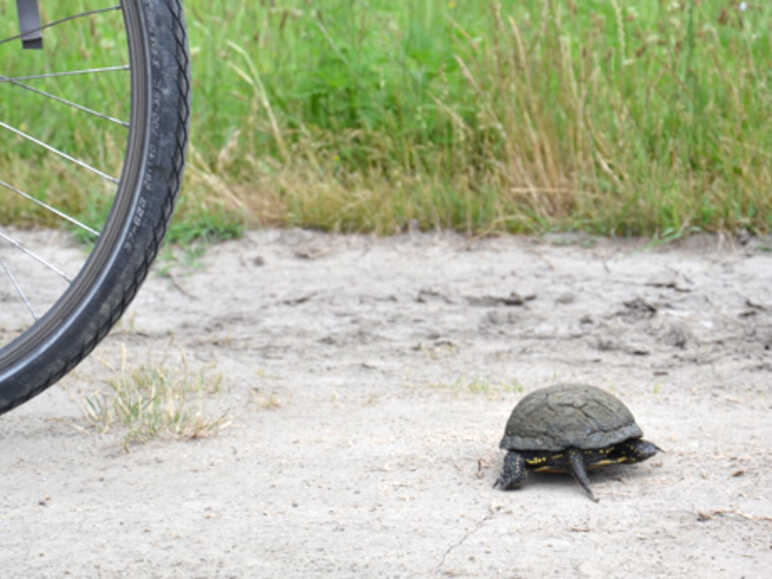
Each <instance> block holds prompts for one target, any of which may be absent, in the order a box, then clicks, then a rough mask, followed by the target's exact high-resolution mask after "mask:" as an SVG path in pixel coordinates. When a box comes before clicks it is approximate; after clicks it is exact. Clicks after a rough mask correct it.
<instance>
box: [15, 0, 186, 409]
mask: <svg viewBox="0 0 772 579" xmlns="http://www.w3.org/2000/svg"><path fill="white" fill-rule="evenodd" d="M98 1H100V0H72V1H68V2H48V3H45V2H44V3H43V5H42V6H40V8H41V10H40V12H39V14H41V15H42V16H43V21H44V22H45V21H47V23H45V24H42V25H40V24H38V25H37V26H30V24H29V22H30V15H31V16H32V20H33V21H34V20H35V17H36V15H37V14H38V12H37V10H38V0H21V1H20V2H18V8H19V14H18V16H19V18H18V19H17V18H15V17H14V15H8V14H6V15H4V16H3V15H2V13H0V63H3V64H2V65H0V66H3V68H4V70H2V73H0V90H2V93H0V151H4V152H3V153H0V413H3V412H6V411H8V410H10V409H12V408H14V407H15V406H18V405H19V404H21V403H23V402H25V401H27V400H29V399H30V398H32V397H33V396H35V395H36V394H39V393H40V392H42V391H43V390H45V389H46V388H47V387H49V386H51V385H52V384H54V383H55V382H56V381H57V380H59V379H60V378H61V377H62V376H64V375H65V374H66V373H67V372H68V371H70V370H71V369H72V368H73V367H74V366H75V365H76V364H78V363H79V362H80V361H81V360H82V359H83V358H84V357H85V356H86V355H87V354H88V353H89V352H90V351H91V350H92V349H93V348H94V346H96V344H97V343H98V342H99V341H100V340H101V339H102V338H103V337H104V336H105V335H106V334H107V332H108V331H109V330H110V328H111V327H112V326H113V324H115V322H116V321H117V320H118V319H119V317H120V316H121V314H122V313H123V312H124V310H125V309H126V307H127V306H128V305H129V302H130V301H131V300H132V298H133V297H134V295H135V293H136V291H137V289H138V287H139V286H140V284H141V283H142V281H143V280H144V278H145V276H146V274H147V272H148V268H149V266H150V264H151V262H152V261H153V259H154V258H155V256H156V253H157V251H158V248H159V245H160V243H161V241H162V239H163V237H164V234H165V232H166V227H167V224H168V221H169V219H170V218H171V214H172V210H173V207H174V202H175V199H176V197H177V194H178V192H179V188H180V184H181V180H182V173H183V167H184V159H185V150H186V147H187V140H188V120H189V111H190V106H189V105H190V77H189V53H188V47H187V35H186V28H185V19H184V14H183V8H182V4H181V2H180V0H121V1H120V5H117V6H114V5H105V6H95V5H94V4H95V2H98ZM116 3H117V0H116V1H115V2H113V4H116ZM46 11H48V12H46ZM38 22H40V20H39V19H38ZM20 23H21V28H19V26H20ZM20 30H21V32H22V33H21V34H20V33H19V31H20ZM29 48H42V49H41V50H28V49H29ZM3 141H4V142H3ZM73 199H74V200H76V201H77V200H78V199H79V200H80V209H77V210H73V209H71V208H70V206H72V205H73V203H74V202H73ZM75 204H76V205H77V203H75ZM89 212H91V214H93V215H91V214H90V213H89ZM75 214H77V215H82V214H85V215H87V216H88V218H87V219H86V218H75V217H74V216H73V215H75ZM100 215H101V216H102V217H100ZM57 223H58V224H60V228H63V229H64V230H66V231H74V232H76V233H79V234H80V235H81V236H85V237H91V240H90V241H88V242H87V244H85V245H84V244H83V243H81V244H77V243H75V242H74V241H71V239H72V238H73V236H72V235H71V234H67V235H64V234H61V233H58V234H57V233H54V234H52V235H53V239H55V240H56V243H53V244H51V243H45V244H40V243H37V244H34V243H30V239H31V238H30V235H31V234H30V233H29V232H28V231H26V230H25V229H24V227H22V226H27V225H29V224H33V225H38V226H39V225H40V224H46V225H48V226H51V225H54V226H56V224H57ZM85 248H89V249H85ZM63 254H66V256H67V258H66V259H62V255H63ZM57 259H59V260H61V263H57Z"/></svg>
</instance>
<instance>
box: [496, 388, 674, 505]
mask: <svg viewBox="0 0 772 579" xmlns="http://www.w3.org/2000/svg"><path fill="white" fill-rule="evenodd" d="M642 436H643V432H642V431H641V429H640V427H639V426H638V425H637V424H636V422H635V418H633V415H632V413H631V412H630V410H629V409H628V408H627V406H625V405H624V404H623V403H622V402H621V401H620V400H619V399H618V398H616V397H615V396H613V395H611V394H609V393H608V392H606V391H605V390H601V389H600V388H596V387H595V386H589V385H586V384H556V385H554V386H548V387H546V388H540V389H539V390H534V391H533V392H531V393H530V394H528V395H527V396H525V397H523V399H522V400H520V402H518V404H517V406H515V408H514V410H512V414H511V415H510V417H509V420H508V421H507V426H506V429H505V430H504V437H503V438H502V439H501V444H500V445H499V446H500V447H501V448H503V449H505V450H507V451H509V452H507V454H506V456H505V457H504V465H503V468H502V470H501V475H500V476H499V478H498V479H497V480H496V482H495V483H494V485H493V486H494V487H495V486H499V487H501V488H502V489H503V490H511V489H516V488H519V487H520V486H521V485H522V484H523V483H524V482H525V479H526V476H527V474H528V470H533V471H535V472H568V473H570V474H571V475H572V476H573V477H574V478H575V479H576V481H577V482H578V483H579V484H580V485H581V486H582V488H583V489H584V490H585V492H586V493H587V494H588V495H589V497H590V498H591V499H592V500H594V501H596V502H597V500H598V499H596V498H595V495H593V493H592V491H591V490H590V479H589V478H588V476H587V469H588V468H596V467H601V466H606V465H609V464H620V463H634V462H642V461H644V460H646V459H648V458H651V457H652V456H654V455H655V454H657V452H661V451H662V449H660V448H659V447H658V446H657V445H656V444H653V443H651V442H649V441H647V440H643V438H641V437H642Z"/></svg>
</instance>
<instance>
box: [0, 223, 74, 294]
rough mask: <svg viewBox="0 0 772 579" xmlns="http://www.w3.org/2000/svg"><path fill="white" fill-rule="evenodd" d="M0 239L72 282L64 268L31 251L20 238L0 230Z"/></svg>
mask: <svg viewBox="0 0 772 579" xmlns="http://www.w3.org/2000/svg"><path fill="white" fill-rule="evenodd" d="M0 239H4V240H5V241H7V242H8V243H10V244H11V245H13V246H14V247H15V248H16V249H18V250H19V251H21V252H22V253H24V254H25V255H28V256H29V257H31V258H32V259H34V260H35V261H37V262H38V263H40V264H42V265H43V266H45V267H47V268H48V269H50V270H51V271H52V272H54V273H55V274H56V275H58V276H59V277H61V278H62V279H63V280H65V281H66V282H67V283H68V284H69V283H72V279H70V277H69V276H68V275H67V274H66V273H64V272H63V271H62V270H60V269H59V268H58V267H56V266H55V265H52V264H51V263H50V262H49V261H47V260H46V259H45V258H43V257H41V256H40V255H38V254H37V253H35V252H34V251H31V250H29V249H27V248H26V247H24V245H22V243H21V242H20V241H19V240H17V239H14V238H13V237H11V236H10V235H7V234H5V233H3V232H2V231H0Z"/></svg>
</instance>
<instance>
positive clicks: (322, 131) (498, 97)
mask: <svg viewBox="0 0 772 579" xmlns="http://www.w3.org/2000/svg"><path fill="white" fill-rule="evenodd" d="M185 5H186V9H187V13H188V24H189V28H190V33H191V48H192V51H193V65H194V90H195V101H194V113H195V117H194V126H193V132H192V151H191V162H190V165H189V171H188V179H187V182H186V196H187V198H188V199H187V201H186V205H185V206H184V207H183V208H182V211H181V222H188V221H193V222H195V221H198V223H199V224H200V223H202V222H203V223H207V221H208V219H209V217H208V216H210V215H212V214H217V215H221V216H224V217H223V219H224V220H225V221H226V222H227V223H230V224H233V223H239V224H243V223H244V222H246V223H247V224H249V225H255V224H277V225H299V226H304V227H314V228H321V229H328V230H336V231H375V232H378V233H392V232H395V231H400V230H402V229H403V228H404V227H406V225H407V224H409V223H410V222H411V221H413V220H414V221H417V222H418V224H419V225H420V226H421V227H422V228H425V229H429V228H450V229H457V230H461V231H465V232H475V233H486V232H494V231H509V232H539V231H546V230H557V229H565V230H572V229H581V230H587V231H591V232H596V233H603V234H610V235H637V234H644V235H653V236H656V237H659V238H677V237H679V236H681V235H683V234H685V233H688V232H691V231H695V230H706V231H715V230H732V229H736V228H747V229H749V230H751V231H756V232H766V231H769V230H770V229H772V193H771V192H772V4H770V3H769V2H750V3H748V4H747V6H748V7H747V10H745V11H742V10H740V8H739V6H740V5H739V3H737V2H733V1H729V0H702V1H697V0H685V1H684V0H682V1H680V2H664V1H660V0H631V1H629V2H622V1H621V0H610V1H609V0H587V1H585V2H578V1H576V0H564V1H560V0H498V1H493V2H453V1H447V0H445V1H439V0H409V1H406V2H393V1H387V0H369V1H365V0H359V1H357V0H318V1H316V2H313V3H309V2H306V1H300V0H275V1H272V2H246V1H244V0H238V1H237V0H223V1H222V2H214V3H212V2H204V1H203V0H189V1H187V2H186V3H185ZM97 34H102V33H101V31H98V32H97ZM104 34H105V36H104V38H99V39H98V42H99V43H100V45H102V44H106V45H107V46H110V42H111V38H112V37H111V36H110V34H108V33H104ZM78 39H79V42H80V43H81V44H80V46H81V48H82V46H86V45H87V44H88V43H89V42H90V43H92V44H93V42H94V38H93V37H90V36H89V35H88V34H86V33H83V34H82V35H81V36H80V37H78ZM67 46H68V47H72V49H73V51H72V52H68V51H66V50H62V51H59V52H57V55H56V58H57V59H62V63H61V64H56V66H66V65H67V63H68V60H72V59H74V58H75V57H76V55H77V53H78V50H79V48H78V44H76V43H73V44H68V45H67ZM108 52H109V50H108ZM8 70H10V69H8ZM6 74H7V73H6ZM109 88H110V87H109V86H106V87H104V89H103V90H102V89H100V91H97V92H96V93H95V92H94V91H90V92H89V95H87V96H86V98H89V99H96V100H97V101H99V100H104V99H105V98H106V97H105V95H106V94H109V93H107V90H108V89H109ZM16 104H17V105H19V103H16ZM21 104H22V105H23V106H17V107H16V108H17V109H19V111H18V114H23V113H25V111H26V113H25V114H30V115H34V113H33V112H32V111H31V109H29V110H28V109H25V107H26V106H27V104H26V103H21ZM29 106H30V107H31V106H33V105H32V104H30V105H29ZM2 111H3V106H2V105H1V104H0V114H4V113H3V112H2ZM38 114H39V113H38ZM0 118H2V117H0ZM31 118H34V117H31ZM47 131H48V133H51V132H52V131H53V127H50V128H48V129H47ZM58 134H62V135H65V134H66V132H61V133H59V132H58V133H57V135H58ZM69 135H70V137H69V138H70V140H71V143H67V144H68V145H69V146H70V147H71V148H74V149H75V150H86V151H92V152H93V151H94V150H98V151H100V155H102V157H103V158H104V159H106V160H107V162H108V164H109V162H114V160H113V161H110V159H111V156H114V152H113V151H114V150H115V148H116V147H115V145H114V143H115V142H119V141H117V140H116V139H115V138H113V140H112V141H110V140H107V141H105V139H103V138H100V135H99V133H98V131H97V129H94V128H84V127H82V126H81V125H79V124H73V125H72V131H70V133H69ZM62 138H65V137H62ZM94 143H100V145H99V146H98V147H95V146H94ZM6 150H7V151H10V150H11V149H6ZM13 151H14V152H13V154H11V153H8V152H6V153H4V154H2V155H0V174H2V172H3V168H5V167H10V168H16V167H19V166H21V165H23V163H22V161H23V160H24V159H26V158H28V155H33V154H34V153H33V152H30V151H28V150H27V149H18V150H17V149H13ZM43 167H44V168H45V172H46V174H47V175H53V176H52V177H50V178H49V177H45V178H43V179H39V180H38V181H41V182H42V181H46V183H47V184H49V185H50V182H51V181H53V182H55V183H59V182H62V181H63V178H62V177H61V176H59V173H57V172H56V171H60V170H59V169H54V168H53V167H54V165H53V164H51V163H46V164H44V165H43ZM9 170H10V169H9ZM68 179H69V177H68ZM64 182H69V181H67V180H66V179H64ZM40 189H41V190H42V191H43V194H45V195H48V196H49V197H52V198H55V199H57V200H59V201H60V202H62V203H65V204H68V203H70V204H71V205H72V206H73V207H74V208H76V209H75V210H76V211H81V212H82V211H85V208H87V207H88V205H89V203H92V204H93V202H92V201H90V199H91V198H92V197H93V195H89V194H88V193H82V191H83V190H84V188H83V187H74V186H73V187H70V191H73V190H77V191H78V192H77V193H73V192H69V193H67V192H64V193H62V192H61V191H58V190H57V187H50V186H48V187H43V186H42V185H41V186H40ZM2 195H3V193H0V220H5V221H10V220H13V221H15V222H17V223H18V222H19V221H20V220H21V221H23V220H26V221H30V220H33V221H34V220H35V219H37V217H36V216H35V215H36V214H35V215H32V216H30V215H27V214H25V213H24V209H20V208H19V207H18V204H13V203H4V202H3V197H2ZM199 228H200V227H199V226H194V227H193V229H194V230H195V229H199ZM230 229H231V228H230V227H225V230H230Z"/></svg>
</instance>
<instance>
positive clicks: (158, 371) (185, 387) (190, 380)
mask: <svg viewBox="0 0 772 579" xmlns="http://www.w3.org/2000/svg"><path fill="white" fill-rule="evenodd" d="M221 382H222V376H220V375H217V374H214V375H212V374H211V373H210V372H208V371H207V370H205V369H202V370H193V369H192V368H190V367H189V366H188V364H187V362H186V361H185V359H184V358H181V359H180V360H179V361H178V362H176V363H174V364H166V363H161V364H157V365H153V364H151V365H144V364H142V365H139V366H129V365H128V364H127V362H126V351H125V349H124V351H123V360H122V362H121V367H120V368H117V369H115V370H114V376H113V377H112V378H111V379H110V380H109V381H108V385H107V388H105V389H104V390H102V391H100V392H97V393H95V394H92V395H90V396H86V397H85V398H84V400H83V402H82V409H83V414H84V417H85V418H86V420H87V422H88V424H89V426H90V427H92V428H94V429H95V430H97V431H99V432H119V433H121V435H122V438H123V447H124V449H125V450H127V451H128V450H129V448H130V447H131V446H132V445H135V444H142V443H145V442H147V441H149V440H152V439H155V438H158V437H161V438H171V439H178V440H191V439H197V438H208V437H210V436H214V435H216V434H217V433H218V432H219V431H220V430H222V429H223V428H225V427H227V426H228V425H229V424H230V420H229V418H228V415H227V413H222V414H218V415H214V416H212V415H210V414H208V413H207V411H206V409H205V407H206V406H207V401H209V402H211V399H212V398H213V397H214V396H216V395H217V394H218V393H219V388H220V384H221Z"/></svg>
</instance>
